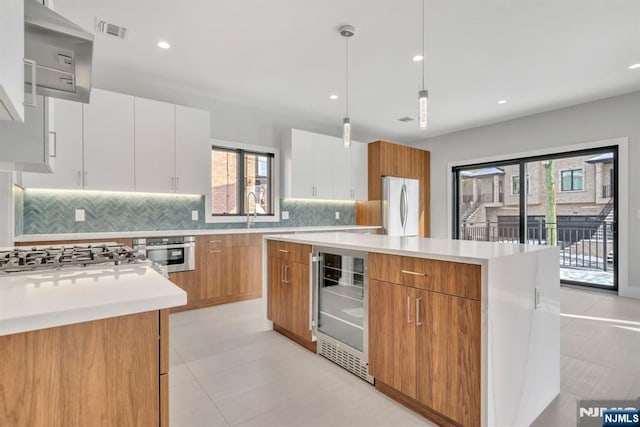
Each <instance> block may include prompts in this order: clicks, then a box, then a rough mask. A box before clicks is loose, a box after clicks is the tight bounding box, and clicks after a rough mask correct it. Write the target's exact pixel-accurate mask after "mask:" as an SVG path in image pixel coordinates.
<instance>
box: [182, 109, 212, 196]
mask: <svg viewBox="0 0 640 427" xmlns="http://www.w3.org/2000/svg"><path fill="white" fill-rule="evenodd" d="M175 110H176V114H175V117H176V155H175V159H176V162H175V163H176V192H179V193H189V194H206V193H207V192H208V191H210V189H209V188H208V187H209V185H210V183H211V166H210V165H211V143H210V141H209V137H210V133H211V132H210V126H211V117H210V113H209V112H208V111H204V110H197V109H195V108H188V107H183V106H181V105H176V106H175Z"/></svg>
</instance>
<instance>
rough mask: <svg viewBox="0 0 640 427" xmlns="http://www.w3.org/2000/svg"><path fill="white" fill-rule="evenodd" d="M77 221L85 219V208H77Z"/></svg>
mask: <svg viewBox="0 0 640 427" xmlns="http://www.w3.org/2000/svg"><path fill="white" fill-rule="evenodd" d="M76 221H84V209H76Z"/></svg>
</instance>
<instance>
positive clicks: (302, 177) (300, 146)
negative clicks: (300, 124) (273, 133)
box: [284, 129, 316, 199]
mask: <svg viewBox="0 0 640 427" xmlns="http://www.w3.org/2000/svg"><path fill="white" fill-rule="evenodd" d="M288 154H290V155H289V156H288V158H287V159H286V160H285V187H286V188H285V192H284V194H285V197H297V198H302V199H310V198H312V197H316V188H315V182H314V179H313V169H314V158H313V156H314V134H313V133H311V132H305V131H302V130H298V129H292V130H291V147H290V153H288ZM288 172H290V173H289V176H287V173H288Z"/></svg>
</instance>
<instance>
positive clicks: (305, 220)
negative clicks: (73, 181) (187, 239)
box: [15, 189, 355, 235]
mask: <svg viewBox="0 0 640 427" xmlns="http://www.w3.org/2000/svg"><path fill="white" fill-rule="evenodd" d="M15 201H16V221H15V224H16V227H15V228H16V235H20V234H54V233H91V232H104V231H154V230H194V229H217V228H223V229H225V228H243V227H245V226H246V223H245V222H237V223H222V224H208V223H205V221H204V217H205V212H204V203H205V202H204V197H202V196H192V195H161V194H141V193H108V192H104V193H102V192H85V191H62V190H61V191H53V190H32V189H26V190H22V189H20V190H18V191H16V192H15ZM76 209H84V210H85V221H78V222H77V221H75V216H74V213H75V210H76ZM192 210H197V211H198V218H199V220H198V221H192V220H191V211H192ZM280 210H281V211H288V212H289V219H288V220H280V221H279V222H269V223H264V222H263V223H257V224H255V227H300V226H320V225H354V224H355V203H354V202H342V201H336V202H331V201H314V200H292V199H282V200H280ZM336 212H340V219H339V220H336V219H335V213H336Z"/></svg>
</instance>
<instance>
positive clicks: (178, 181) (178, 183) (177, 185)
mask: <svg viewBox="0 0 640 427" xmlns="http://www.w3.org/2000/svg"><path fill="white" fill-rule="evenodd" d="M178 191H180V177H179V176H176V193H177V192H178Z"/></svg>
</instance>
